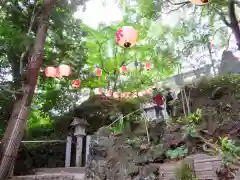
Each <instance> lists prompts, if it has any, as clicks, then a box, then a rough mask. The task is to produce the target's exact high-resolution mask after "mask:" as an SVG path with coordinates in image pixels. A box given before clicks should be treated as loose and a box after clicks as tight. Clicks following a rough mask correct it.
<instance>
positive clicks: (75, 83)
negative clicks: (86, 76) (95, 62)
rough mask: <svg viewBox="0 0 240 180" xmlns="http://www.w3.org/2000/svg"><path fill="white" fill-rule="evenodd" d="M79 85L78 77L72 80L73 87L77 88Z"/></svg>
mask: <svg viewBox="0 0 240 180" xmlns="http://www.w3.org/2000/svg"><path fill="white" fill-rule="evenodd" d="M80 85H81V80H80V79H75V80H72V86H73V87H75V88H79V87H80Z"/></svg>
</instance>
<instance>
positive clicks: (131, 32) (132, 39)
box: [116, 26, 138, 48]
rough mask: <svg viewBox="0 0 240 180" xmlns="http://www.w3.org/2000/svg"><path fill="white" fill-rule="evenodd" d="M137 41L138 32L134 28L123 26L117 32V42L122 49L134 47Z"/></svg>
mask: <svg viewBox="0 0 240 180" xmlns="http://www.w3.org/2000/svg"><path fill="white" fill-rule="evenodd" d="M137 40H138V32H137V31H136V30H135V29H134V28H133V27H132V26H123V27H121V28H120V29H119V30H118V31H117V32H116V42H117V44H118V45H119V46H121V47H124V48H130V47H133V46H135V45H136V42H137Z"/></svg>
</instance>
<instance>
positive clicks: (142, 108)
mask: <svg viewBox="0 0 240 180" xmlns="http://www.w3.org/2000/svg"><path fill="white" fill-rule="evenodd" d="M149 99H150V98H149ZM144 109H145V108H144V107H141V108H139V109H137V110H135V111H132V112H130V113H129V114H127V115H125V116H123V117H119V118H117V119H116V120H114V121H113V122H112V123H111V124H109V125H108V128H109V127H111V126H112V125H113V124H115V123H116V122H118V121H119V120H121V119H123V118H125V117H128V116H130V115H132V114H134V113H136V112H138V111H141V110H144Z"/></svg>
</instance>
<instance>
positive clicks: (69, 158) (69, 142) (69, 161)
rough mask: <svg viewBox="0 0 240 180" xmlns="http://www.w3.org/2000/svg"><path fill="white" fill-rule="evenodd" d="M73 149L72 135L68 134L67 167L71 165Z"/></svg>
mask: <svg viewBox="0 0 240 180" xmlns="http://www.w3.org/2000/svg"><path fill="white" fill-rule="evenodd" d="M71 150H72V136H68V137H67V142H66V154H65V167H70V163H71Z"/></svg>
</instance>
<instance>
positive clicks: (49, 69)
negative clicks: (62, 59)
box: [45, 66, 56, 77]
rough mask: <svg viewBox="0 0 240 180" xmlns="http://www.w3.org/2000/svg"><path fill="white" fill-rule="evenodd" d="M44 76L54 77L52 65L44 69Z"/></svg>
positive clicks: (54, 69) (54, 71)
mask: <svg viewBox="0 0 240 180" xmlns="http://www.w3.org/2000/svg"><path fill="white" fill-rule="evenodd" d="M45 76H47V77H56V68H55V67H52V66H48V67H47V68H46V69H45Z"/></svg>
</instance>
